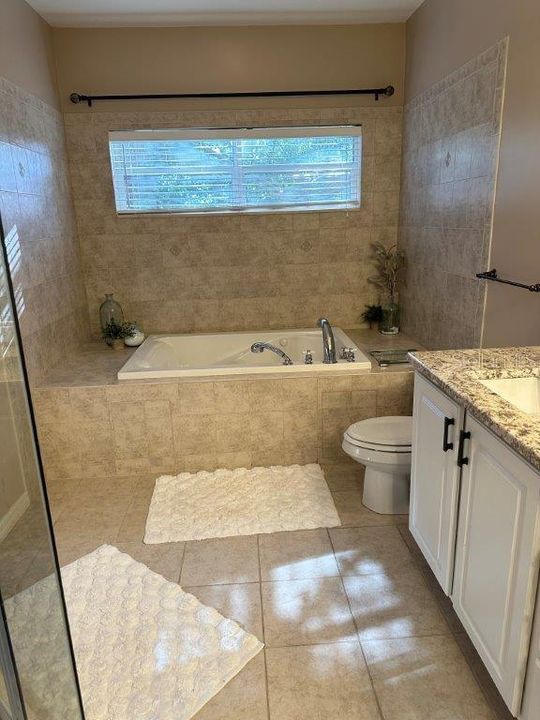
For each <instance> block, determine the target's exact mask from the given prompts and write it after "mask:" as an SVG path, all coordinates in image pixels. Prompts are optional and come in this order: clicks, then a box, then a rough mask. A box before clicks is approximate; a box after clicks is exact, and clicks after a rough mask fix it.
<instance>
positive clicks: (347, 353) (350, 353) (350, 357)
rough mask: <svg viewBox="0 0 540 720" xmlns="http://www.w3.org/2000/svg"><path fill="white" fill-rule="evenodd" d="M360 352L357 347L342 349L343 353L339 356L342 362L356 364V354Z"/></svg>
mask: <svg viewBox="0 0 540 720" xmlns="http://www.w3.org/2000/svg"><path fill="white" fill-rule="evenodd" d="M357 350H358V348H355V347H344V348H341V352H340V354H339V357H340V359H341V360H346V361H347V362H355V361H356V357H355V352H356V351H357Z"/></svg>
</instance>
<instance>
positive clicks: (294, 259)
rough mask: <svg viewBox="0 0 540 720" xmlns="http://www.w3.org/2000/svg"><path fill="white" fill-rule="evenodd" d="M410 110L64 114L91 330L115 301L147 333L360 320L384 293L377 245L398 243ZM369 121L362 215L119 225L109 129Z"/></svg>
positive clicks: (148, 220) (170, 218) (173, 218)
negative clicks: (371, 258) (374, 262)
mask: <svg viewBox="0 0 540 720" xmlns="http://www.w3.org/2000/svg"><path fill="white" fill-rule="evenodd" d="M401 121H402V111H401V108H389V107H386V108H385V107H374V108H361V107H357V108H348V109H347V108H343V109H318V110H310V109H307V110H305V109H288V110H276V109H273V110H264V109H261V110H246V111H234V110H230V111H220V112H211V111H200V112H194V111H189V112H188V111H186V112H133V113H118V112H96V111H95V110H94V109H90V110H85V111H84V112H77V113H66V114H65V126H66V134H67V142H68V154H69V162H70V172H71V185H72V190H73V198H74V203H75V211H76V216H77V223H78V228H79V234H80V243H81V253H82V260H83V273H84V281H85V286H86V294H87V299H88V310H89V313H90V322H91V329H92V332H93V333H94V334H95V335H97V333H98V326H97V323H98V308H99V303H100V302H101V300H102V299H103V295H104V293H105V292H114V293H115V295H116V297H117V298H118V300H119V301H120V302H121V303H122V304H123V306H124V310H125V312H126V314H127V316H129V317H130V318H132V319H135V320H137V321H138V322H139V323H141V324H142V326H143V328H144V330H145V331H146V332H147V333H164V332H165V333H173V332H174V333H185V332H209V331H220V332H227V331H232V330H250V329H258V328H265V327H266V328H283V327H305V326H310V325H311V324H312V323H313V318H317V317H320V316H321V315H324V316H326V317H330V318H331V319H332V322H334V323H335V324H336V325H340V326H341V327H354V326H357V325H358V324H359V323H360V315H361V312H362V311H363V309H364V305H365V304H366V303H369V302H374V301H375V300H376V299H377V293H376V290H375V288H374V286H373V285H370V284H369V283H368V282H367V277H368V276H369V275H370V274H371V273H372V269H371V268H370V264H369V263H368V262H366V259H367V255H368V253H369V244H370V242H372V241H374V240H381V241H383V242H386V243H391V242H395V241H396V239H397V224H398V209H399V185H400V165H401ZM347 123H361V124H362V133H363V139H362V207H361V209H359V210H356V211H350V212H345V211H340V212H307V213H298V212H297V213H278V214H265V213H253V214H244V215H238V214H225V215H223V214H222V215H208V216H204V215H198V216H195V215H140V216H120V217H119V216H117V214H116V211H115V206H114V198H113V189H112V180H111V169H110V161H109V153H108V132H109V130H122V129H134V128H165V127H246V126H247V127H251V126H257V125H259V126H265V125H270V126H274V125H313V124H324V125H328V124H347Z"/></svg>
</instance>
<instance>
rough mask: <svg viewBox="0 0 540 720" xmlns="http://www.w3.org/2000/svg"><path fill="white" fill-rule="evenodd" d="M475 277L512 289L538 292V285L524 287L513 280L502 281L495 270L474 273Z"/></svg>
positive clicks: (539, 287) (539, 289) (539, 285)
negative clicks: (510, 286)
mask: <svg viewBox="0 0 540 720" xmlns="http://www.w3.org/2000/svg"><path fill="white" fill-rule="evenodd" d="M476 277H477V278H480V280H493V282H499V283H503V284H504V285H512V286H513V287H518V288H523V289H524V290H529V292H540V283H535V284H534V285H526V284H525V283H520V282H514V280H503V279H502V278H500V277H499V276H498V275H497V271H496V270H495V269H493V270H488V271H487V272H481V273H476Z"/></svg>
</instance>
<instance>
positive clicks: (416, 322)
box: [399, 40, 507, 348]
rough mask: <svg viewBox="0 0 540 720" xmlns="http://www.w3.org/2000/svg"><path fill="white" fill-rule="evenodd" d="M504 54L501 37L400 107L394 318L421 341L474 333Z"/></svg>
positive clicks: (447, 341)
mask: <svg viewBox="0 0 540 720" xmlns="http://www.w3.org/2000/svg"><path fill="white" fill-rule="evenodd" d="M506 56H507V41H506V40H503V41H501V42H500V43H498V44H497V45H495V46H493V47H492V48H490V49H488V50H487V51H486V52H484V53H482V54H481V55H479V56H478V57H476V58H474V59H473V60H471V61H470V62H469V63H467V64H466V65H464V66H462V67H460V68H459V69H458V70H456V71H455V72H453V73H451V74H450V75H448V76H447V77H446V78H444V79H443V80H441V81H440V82H439V83H437V84H436V85H434V86H433V87H431V88H429V89H428V90H427V91H426V92H424V93H422V94H421V95H419V96H417V97H416V98H414V99H413V100H411V101H410V102H409V103H408V104H407V105H406V106H405V109H404V130H403V168H402V185H401V214H400V232H399V237H400V244H401V246H402V247H403V249H404V250H406V252H407V255H408V267H407V272H406V275H407V277H406V284H405V287H404V288H403V292H402V302H403V307H404V315H403V327H404V328H405V329H406V331H407V332H409V333H411V334H412V335H413V336H415V337H417V338H418V340H419V341H420V342H422V344H423V345H425V346H426V347H428V348H449V347H452V348H455V347H477V346H479V345H480V343H481V334H482V324H483V316H484V302H485V292H486V288H485V283H482V282H480V281H479V280H477V279H476V278H475V273H477V272H481V271H484V270H487V269H488V264H489V254H490V246H491V233H492V219H493V203H494V198H495V184H496V175H497V161H498V150H499V140H500V131H501V117H502V103H503V94H504V81H505V72H506Z"/></svg>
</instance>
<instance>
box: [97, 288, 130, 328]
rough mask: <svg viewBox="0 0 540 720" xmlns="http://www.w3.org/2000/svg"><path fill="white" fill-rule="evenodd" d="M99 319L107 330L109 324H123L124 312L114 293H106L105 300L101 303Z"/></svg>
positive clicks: (102, 326)
mask: <svg viewBox="0 0 540 720" xmlns="http://www.w3.org/2000/svg"><path fill="white" fill-rule="evenodd" d="M99 320H100V323H101V329H102V330H105V328H106V327H107V325H110V324H111V323H114V324H115V325H122V323H123V322H124V312H123V310H122V306H121V305H120V303H118V302H116V300H115V299H114V298H113V294H112V293H106V294H105V300H104V301H103V302H102V303H101V306H100V308H99Z"/></svg>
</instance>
